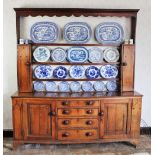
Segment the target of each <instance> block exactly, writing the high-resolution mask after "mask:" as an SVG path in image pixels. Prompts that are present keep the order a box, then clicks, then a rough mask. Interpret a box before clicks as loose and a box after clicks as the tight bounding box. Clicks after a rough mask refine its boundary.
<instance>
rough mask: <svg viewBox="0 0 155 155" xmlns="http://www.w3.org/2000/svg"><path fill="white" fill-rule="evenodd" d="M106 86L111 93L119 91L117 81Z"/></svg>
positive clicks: (109, 82)
mask: <svg viewBox="0 0 155 155" xmlns="http://www.w3.org/2000/svg"><path fill="white" fill-rule="evenodd" d="M106 86H107V89H108V90H109V91H116V90H117V83H116V82H115V81H108V82H107V84H106Z"/></svg>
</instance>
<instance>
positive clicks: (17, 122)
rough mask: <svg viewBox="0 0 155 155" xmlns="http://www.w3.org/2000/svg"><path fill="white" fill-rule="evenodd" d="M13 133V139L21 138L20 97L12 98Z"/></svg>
mask: <svg viewBox="0 0 155 155" xmlns="http://www.w3.org/2000/svg"><path fill="white" fill-rule="evenodd" d="M12 104H13V105H12V118H13V133H14V139H15V140H21V139H23V132H22V131H23V130H22V99H12Z"/></svg>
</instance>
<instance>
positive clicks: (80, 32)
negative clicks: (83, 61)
mask: <svg viewBox="0 0 155 155" xmlns="http://www.w3.org/2000/svg"><path fill="white" fill-rule="evenodd" d="M91 34H92V31H91V28H90V26H89V25H88V24H87V23H84V22H71V23H68V24H66V25H65V27H64V33H63V35H64V39H65V40H66V41H67V42H68V43H75V44H84V43H86V42H88V41H89V40H90V38H91Z"/></svg>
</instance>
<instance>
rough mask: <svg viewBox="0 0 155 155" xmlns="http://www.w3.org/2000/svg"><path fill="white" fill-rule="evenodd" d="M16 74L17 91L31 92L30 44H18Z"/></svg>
mask: <svg viewBox="0 0 155 155" xmlns="http://www.w3.org/2000/svg"><path fill="white" fill-rule="evenodd" d="M17 48H18V55H17V57H18V58H17V74H18V90H19V92H32V69H31V65H30V63H31V46H30V45H18V46H17Z"/></svg>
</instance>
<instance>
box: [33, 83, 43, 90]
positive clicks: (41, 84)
mask: <svg viewBox="0 0 155 155" xmlns="http://www.w3.org/2000/svg"><path fill="white" fill-rule="evenodd" d="M33 87H34V90H35V91H44V90H45V85H44V83H43V82H42V81H34V83H33Z"/></svg>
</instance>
